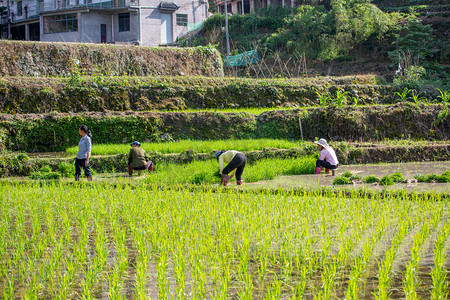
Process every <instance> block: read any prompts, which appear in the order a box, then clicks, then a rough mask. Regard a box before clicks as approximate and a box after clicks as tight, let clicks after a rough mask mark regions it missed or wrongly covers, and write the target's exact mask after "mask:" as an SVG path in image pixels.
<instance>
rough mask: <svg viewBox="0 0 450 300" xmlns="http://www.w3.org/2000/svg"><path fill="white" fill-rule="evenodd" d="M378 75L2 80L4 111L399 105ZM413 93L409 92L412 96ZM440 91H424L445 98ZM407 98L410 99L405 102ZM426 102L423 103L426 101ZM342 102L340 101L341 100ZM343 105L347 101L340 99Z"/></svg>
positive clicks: (427, 97)
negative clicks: (329, 102)
mask: <svg viewBox="0 0 450 300" xmlns="http://www.w3.org/2000/svg"><path fill="white" fill-rule="evenodd" d="M380 83H382V80H380V79H379V78H377V77H375V76H348V77H336V78H330V77H318V78H305V79H244V78H223V77H201V76H152V77H148V76H147V77H128V76H118V77H117V76H72V77H69V78H22V77H4V78H0V111H1V112H3V113H45V112H54V111H58V112H81V111H105V110H112V111H126V110H134V111H148V110H183V109H186V108H190V109H205V108H236V107H270V108H273V107H286V106H288V107H297V106H312V105H318V104H319V96H318V95H319V94H320V95H328V96H330V97H331V98H333V99H336V98H338V96H337V93H338V92H339V93H340V95H344V96H345V97H346V100H345V101H347V103H349V104H350V103H351V104H354V103H356V104H378V103H395V102H397V101H400V100H401V99H400V98H399V96H398V95H397V92H401V89H399V88H398V87H395V86H392V85H384V84H380ZM411 95H412V93H409V94H408V98H409V97H411ZM438 95H439V93H438V91H437V90H436V89H429V90H427V89H423V90H422V91H420V92H419V95H418V96H419V98H420V99H422V100H428V101H430V100H439V99H438ZM404 100H407V99H404ZM422 100H421V101H422ZM336 101H338V100H337V99H336ZM339 101H341V100H339Z"/></svg>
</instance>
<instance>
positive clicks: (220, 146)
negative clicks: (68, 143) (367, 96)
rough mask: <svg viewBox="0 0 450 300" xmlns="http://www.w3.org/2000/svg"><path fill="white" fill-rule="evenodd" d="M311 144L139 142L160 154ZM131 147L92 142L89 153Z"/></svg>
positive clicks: (122, 150)
mask: <svg viewBox="0 0 450 300" xmlns="http://www.w3.org/2000/svg"><path fill="white" fill-rule="evenodd" d="M305 145H309V146H311V145H313V144H312V143H311V142H300V141H289V140H275V139H255V140H216V141H194V140H180V141H177V142H159V143H141V147H142V148H143V149H144V150H145V151H147V152H155V151H156V152H159V153H162V154H168V153H181V152H184V151H186V150H194V152H196V153H210V152H212V151H217V150H238V151H251V150H263V149H264V148H278V149H290V148H294V147H302V146H305ZM130 149H131V146H130V144H128V143H127V144H98V145H97V144H93V146H92V152H91V155H116V154H120V153H122V154H127V153H128V152H129V151H130ZM77 152H78V146H76V147H71V148H68V149H67V150H66V153H68V154H76V153H77Z"/></svg>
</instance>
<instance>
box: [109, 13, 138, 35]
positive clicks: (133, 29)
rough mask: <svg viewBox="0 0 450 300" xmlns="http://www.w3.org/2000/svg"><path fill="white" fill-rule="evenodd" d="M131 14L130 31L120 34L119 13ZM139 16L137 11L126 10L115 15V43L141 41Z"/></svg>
mask: <svg viewBox="0 0 450 300" xmlns="http://www.w3.org/2000/svg"><path fill="white" fill-rule="evenodd" d="M124 12H129V13H130V31H122V32H119V13H124ZM138 21H139V16H138V12H137V10H133V11H130V10H125V11H123V12H117V13H115V14H114V36H115V42H123V43H137V42H138V40H139V22H138Z"/></svg>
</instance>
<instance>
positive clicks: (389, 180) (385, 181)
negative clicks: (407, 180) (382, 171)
mask: <svg viewBox="0 0 450 300" xmlns="http://www.w3.org/2000/svg"><path fill="white" fill-rule="evenodd" d="M380 184H381V185H393V184H395V182H394V180H393V179H392V177H391V176H390V175H386V176H384V177H383V178H381V179H380Z"/></svg>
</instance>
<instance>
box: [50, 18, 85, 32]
mask: <svg viewBox="0 0 450 300" xmlns="http://www.w3.org/2000/svg"><path fill="white" fill-rule="evenodd" d="M71 31H78V19H77V14H69V15H56V16H48V17H44V33H57V32H71Z"/></svg>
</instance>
